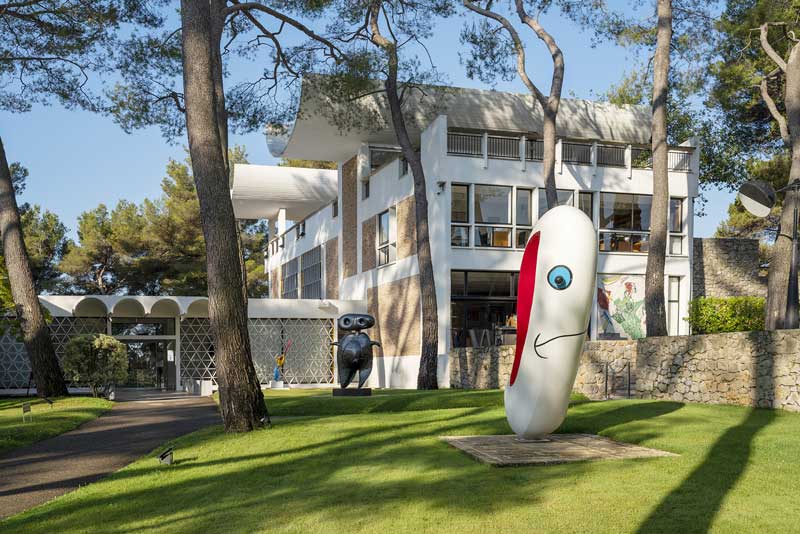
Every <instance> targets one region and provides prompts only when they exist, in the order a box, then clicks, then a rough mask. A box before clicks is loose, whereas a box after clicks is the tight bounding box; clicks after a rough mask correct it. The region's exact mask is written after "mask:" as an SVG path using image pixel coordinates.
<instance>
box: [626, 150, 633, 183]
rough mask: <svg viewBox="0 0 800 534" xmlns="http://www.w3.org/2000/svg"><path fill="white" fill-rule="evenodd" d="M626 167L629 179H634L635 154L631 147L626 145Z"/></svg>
mask: <svg viewBox="0 0 800 534" xmlns="http://www.w3.org/2000/svg"><path fill="white" fill-rule="evenodd" d="M625 167H626V168H627V169H628V179H631V178H633V152H632V151H631V145H625Z"/></svg>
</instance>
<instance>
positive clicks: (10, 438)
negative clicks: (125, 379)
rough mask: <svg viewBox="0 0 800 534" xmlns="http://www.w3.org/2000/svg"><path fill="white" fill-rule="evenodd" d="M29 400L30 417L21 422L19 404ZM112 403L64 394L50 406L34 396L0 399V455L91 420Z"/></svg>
mask: <svg viewBox="0 0 800 534" xmlns="http://www.w3.org/2000/svg"><path fill="white" fill-rule="evenodd" d="M25 402H30V403H31V414H32V418H31V419H28V418H27V417H26V422H24V423H23V422H22V404H23V403H25ZM112 405H113V403H112V402H109V401H107V400H105V399H94V398H91V397H64V398H59V399H55V400H54V401H53V406H52V407H50V406H49V405H48V404H47V403H46V402H45V401H43V400H42V399H39V398H36V397H15V398H5V399H4V398H0V454H3V453H5V452H7V451H9V450H11V449H15V448H17V447H22V446H23V445H28V444H30V443H33V442H35V441H40V440H43V439H47V438H50V437H53V436H56V435H58V434H62V433H64V432H66V431H68V430H72V429H73V428H76V427H78V426H80V425H82V424H83V423H85V422H86V421H91V420H92V419H94V418H95V417H97V416H99V415H100V414H102V413H103V412H105V411H107V410H109V409H111V406H112Z"/></svg>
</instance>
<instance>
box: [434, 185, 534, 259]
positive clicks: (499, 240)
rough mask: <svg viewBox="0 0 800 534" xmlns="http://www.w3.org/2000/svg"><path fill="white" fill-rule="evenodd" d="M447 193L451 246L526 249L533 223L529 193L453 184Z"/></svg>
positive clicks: (503, 187)
mask: <svg viewBox="0 0 800 534" xmlns="http://www.w3.org/2000/svg"><path fill="white" fill-rule="evenodd" d="M470 189H471V190H470ZM450 191H451V195H450V220H451V222H452V225H451V226H450V246H452V247H469V246H470V245H472V246H474V247H491V248H506V249H510V248H514V247H516V248H525V245H526V244H527V242H528V237H530V233H531V226H532V223H533V190H532V189H529V188H523V187H520V188H514V187H512V186H502V185H466V184H453V185H452V186H451V190H450ZM470 206H472V213H470V209H469V208H470Z"/></svg>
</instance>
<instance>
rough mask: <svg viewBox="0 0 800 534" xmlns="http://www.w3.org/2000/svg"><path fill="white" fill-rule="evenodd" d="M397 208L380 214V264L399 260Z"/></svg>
mask: <svg viewBox="0 0 800 534" xmlns="http://www.w3.org/2000/svg"><path fill="white" fill-rule="evenodd" d="M396 226H397V209H396V208H390V209H388V210H386V211H384V212H383V213H381V214H380V215H378V265H379V266H380V265H388V264H390V263H393V262H395V261H396V260H397V228H396Z"/></svg>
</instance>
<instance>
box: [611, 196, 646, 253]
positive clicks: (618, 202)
mask: <svg viewBox="0 0 800 534" xmlns="http://www.w3.org/2000/svg"><path fill="white" fill-rule="evenodd" d="M652 201H653V198H652V197H651V196H650V195H633V194H630V193H600V251H601V252H636V253H647V251H648V250H649V248H650V246H649V241H650V239H649V238H650V212H651V207H652Z"/></svg>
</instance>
